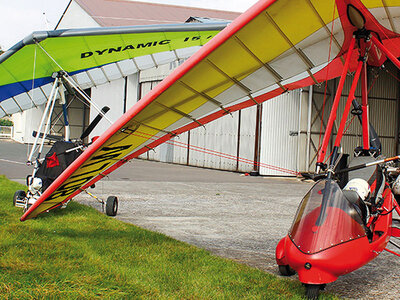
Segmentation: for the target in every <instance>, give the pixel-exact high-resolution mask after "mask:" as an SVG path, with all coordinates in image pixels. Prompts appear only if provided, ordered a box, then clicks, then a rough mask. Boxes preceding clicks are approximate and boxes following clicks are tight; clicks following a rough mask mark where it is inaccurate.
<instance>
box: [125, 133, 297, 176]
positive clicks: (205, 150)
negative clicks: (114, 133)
mask: <svg viewBox="0 0 400 300" xmlns="http://www.w3.org/2000/svg"><path fill="white" fill-rule="evenodd" d="M132 135H134V136H137V137H141V138H145V139H149V140H152V141H156V140H158V139H159V138H160V137H155V136H153V135H151V134H148V133H145V132H140V131H135V132H134V133H132ZM165 144H169V145H173V146H177V147H180V148H185V149H188V148H190V150H193V151H197V152H200V153H205V154H209V155H214V156H218V157H221V158H226V159H230V160H235V161H239V162H242V163H247V164H251V165H254V164H256V165H259V166H261V167H265V168H267V169H271V170H274V171H278V172H282V173H287V174H291V175H296V176H297V175H299V172H296V171H294V170H290V169H286V168H282V167H279V166H273V165H270V164H266V163H262V162H255V161H253V160H251V159H247V158H242V157H239V156H235V155H231V154H227V153H223V152H219V151H215V150H211V149H208V148H204V147H200V146H195V145H190V144H187V143H184V142H180V141H166V142H165Z"/></svg>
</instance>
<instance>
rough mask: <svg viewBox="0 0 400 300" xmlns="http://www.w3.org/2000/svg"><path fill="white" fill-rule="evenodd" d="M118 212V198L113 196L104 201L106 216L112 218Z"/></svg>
mask: <svg viewBox="0 0 400 300" xmlns="http://www.w3.org/2000/svg"><path fill="white" fill-rule="evenodd" d="M117 211H118V198H117V197H115V196H109V197H108V198H107V201H106V215H107V216H111V217H114V216H116V215H117Z"/></svg>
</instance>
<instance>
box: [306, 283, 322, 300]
mask: <svg viewBox="0 0 400 300" xmlns="http://www.w3.org/2000/svg"><path fill="white" fill-rule="evenodd" d="M320 289H321V285H320V284H306V298H307V299H310V300H317V299H318V297H319V291H320Z"/></svg>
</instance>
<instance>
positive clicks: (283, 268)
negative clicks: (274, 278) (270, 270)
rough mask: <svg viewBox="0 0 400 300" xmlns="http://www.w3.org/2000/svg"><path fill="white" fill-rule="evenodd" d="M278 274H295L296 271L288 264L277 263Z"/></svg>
mask: <svg viewBox="0 0 400 300" xmlns="http://www.w3.org/2000/svg"><path fill="white" fill-rule="evenodd" d="M278 268H279V274H281V275H282V276H292V275H294V274H296V271H295V270H293V269H292V268H291V267H290V266H289V265H279V266H278Z"/></svg>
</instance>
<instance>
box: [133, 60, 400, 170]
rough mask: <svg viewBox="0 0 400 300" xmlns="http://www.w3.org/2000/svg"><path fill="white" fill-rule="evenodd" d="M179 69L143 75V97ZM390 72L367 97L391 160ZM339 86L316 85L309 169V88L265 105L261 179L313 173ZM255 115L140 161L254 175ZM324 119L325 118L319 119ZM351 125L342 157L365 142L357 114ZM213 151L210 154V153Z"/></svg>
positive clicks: (231, 119)
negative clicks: (300, 172) (172, 71)
mask: <svg viewBox="0 0 400 300" xmlns="http://www.w3.org/2000/svg"><path fill="white" fill-rule="evenodd" d="M175 67H176V66H172V65H170V66H169V67H165V68H163V69H162V70H161V69H160V70H158V71H157V70H151V71H146V72H144V73H143V74H140V92H139V94H140V95H145V94H146V93H148V92H149V91H150V90H151V89H152V88H153V87H154V86H155V85H157V84H158V82H160V80H161V79H162V77H163V76H166V75H167V73H169V72H170V71H171V70H172V69H174V68H175ZM388 72H390V73H392V74H394V75H395V74H397V73H396V72H397V71H396V70H395V68H394V66H393V65H391V64H388V66H387V72H386V71H382V70H381V71H380V72H379V77H378V78H377V79H375V76H374V74H372V73H371V74H370V77H371V78H370V81H371V82H373V87H372V89H371V91H370V94H369V104H370V121H371V123H372V124H373V125H374V127H375V129H376V131H377V132H378V135H379V136H380V139H381V142H382V146H383V149H384V154H385V155H386V156H391V155H394V154H395V152H396V140H395V135H396V126H397V122H398V116H397V114H398V112H397V93H398V82H397V80H396V79H395V78H394V77H393V76H391V75H390V74H389V73H388ZM352 78H353V75H349V76H348V78H347V80H346V83H345V87H344V90H343V97H342V98H341V103H340V105H339V109H338V113H337V115H338V119H337V120H336V122H335V125H334V130H333V132H334V136H333V138H332V139H331V144H330V145H329V148H328V150H329V149H330V148H331V146H332V143H333V141H334V138H335V133H336V130H337V128H338V127H339V124H340V118H341V114H342V112H343V110H344V106H345V101H346V99H347V94H348V93H349V90H350V86H351V82H352ZM338 82H339V79H334V80H331V81H329V82H328V86H327V89H326V91H325V85H324V84H322V85H320V86H314V91H313V97H312V98H313V101H312V104H311V105H312V107H311V143H310V156H309V167H308V166H306V153H307V149H306V145H307V124H308V120H307V113H308V109H309V107H308V91H307V89H305V90H304V91H301V90H297V91H292V92H289V93H285V94H283V95H281V96H279V97H277V98H275V99H271V100H268V101H266V102H265V103H263V104H262V117H261V128H262V129H261V135H260V138H261V147H260V153H259V162H260V165H261V166H260V168H259V172H260V174H261V175H273V176H288V175H289V176H290V175H291V173H287V172H284V171H283V172H282V171H279V170H277V168H282V169H288V170H290V171H307V170H314V168H315V159H316V153H317V149H318V147H319V146H320V144H321V143H322V138H323V135H322V134H321V131H322V133H323V132H324V131H325V127H326V123H327V121H328V118H329V113H330V110H331V107H332V102H333V98H334V93H335V91H336V86H337V84H338ZM325 92H326V95H325ZM356 97H357V99H358V101H359V102H361V99H360V97H361V90H360V87H358V88H357V91H356ZM324 98H325V104H324ZM322 112H323V114H322ZM256 114H257V108H256V107H250V108H247V109H244V110H242V111H240V112H235V113H233V114H232V115H228V116H225V117H223V118H221V119H218V120H216V121H214V122H211V123H210V124H207V125H206V126H205V128H203V127H200V128H196V129H194V130H191V131H190V132H188V133H184V134H182V135H180V136H179V137H176V138H174V139H172V140H171V141H170V142H168V143H165V144H162V145H160V146H159V147H157V148H156V149H155V151H149V152H148V153H146V154H144V155H142V156H141V157H142V158H145V159H151V160H158V161H163V162H171V163H178V164H188V165H192V166H198V167H206V168H215V169H222V170H231V171H241V172H249V171H252V170H253V163H252V162H253V160H254V153H255V140H256V138H255V131H256V130H255V128H256V120H257V118H256ZM322 115H323V120H322V121H321V116H322ZM321 126H322V130H321ZM347 126H348V129H347V131H346V133H345V135H344V137H343V140H342V147H343V152H344V153H350V154H352V153H353V150H354V148H355V147H356V146H360V145H361V144H362V139H361V132H362V128H361V126H360V123H359V121H358V119H357V117H354V116H353V115H350V116H349V117H348V120H347ZM189 144H190V146H189V148H188V145H189ZM210 150H211V151H210ZM210 152H212V153H211V154H210ZM237 157H238V158H237Z"/></svg>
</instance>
